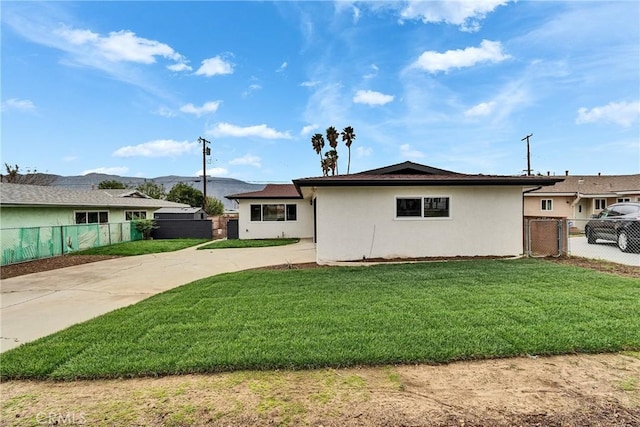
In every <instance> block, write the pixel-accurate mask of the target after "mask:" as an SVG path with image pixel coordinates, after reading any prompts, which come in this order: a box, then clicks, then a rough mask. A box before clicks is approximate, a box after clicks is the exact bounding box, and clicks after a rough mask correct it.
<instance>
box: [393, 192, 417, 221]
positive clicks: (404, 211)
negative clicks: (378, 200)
mask: <svg viewBox="0 0 640 427" xmlns="http://www.w3.org/2000/svg"><path fill="white" fill-rule="evenodd" d="M421 210H422V199H420V198H416V197H412V198H400V197H398V198H397V199H396V216H397V217H404V218H406V217H409V218H411V217H418V218H420V217H421V216H422V212H421Z"/></svg>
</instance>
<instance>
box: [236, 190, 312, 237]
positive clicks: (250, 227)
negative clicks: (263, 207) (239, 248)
mask: <svg viewBox="0 0 640 427" xmlns="http://www.w3.org/2000/svg"><path fill="white" fill-rule="evenodd" d="M239 202H240V203H239V208H238V212H239V224H238V225H239V231H240V233H239V234H240V236H239V237H240V239H274V238H278V237H298V238H303V239H304V238H311V237H312V236H313V206H311V204H310V203H309V200H301V199H259V200H257V199H241V200H240V201H239ZM267 203H268V204H287V205H291V204H295V205H297V208H296V209H297V215H296V216H297V220H296V221H261V222H258V221H251V210H250V205H252V204H267Z"/></svg>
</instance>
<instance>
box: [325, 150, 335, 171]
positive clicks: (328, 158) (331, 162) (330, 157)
mask: <svg viewBox="0 0 640 427" xmlns="http://www.w3.org/2000/svg"><path fill="white" fill-rule="evenodd" d="M324 156H325V159H324V161H325V162H326V167H327V168H328V169H331V175H332V176H333V175H335V174H336V171H337V169H338V152H337V151H336V150H329V151H327V152H326V153H324ZM324 167H325V166H324V165H323V169H324ZM327 172H328V170H327ZM327 174H328V173H327Z"/></svg>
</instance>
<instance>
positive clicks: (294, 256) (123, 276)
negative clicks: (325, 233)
mask: <svg viewBox="0 0 640 427" xmlns="http://www.w3.org/2000/svg"><path fill="white" fill-rule="evenodd" d="M315 260H316V253H315V245H314V244H313V243H312V242H311V240H302V241H301V242H299V243H296V244H293V245H285V246H273V247H267V248H248V249H216V250H196V248H195V247H194V248H188V249H183V250H181V251H177V252H166V253H160V254H151V255H141V256H135V257H125V258H116V259H111V260H107V261H100V262H95V263H90V264H84V265H79V266H75V267H68V268H63V269H59V270H53V271H46V272H42V273H34V274H28V275H25V276H20V277H14V278H11V279H5V280H3V281H2V291H1V296H2V300H1V303H0V321H1V322H2V327H1V331H2V337H1V339H0V351H5V350H9V349H11V348H14V347H17V346H18V345H20V344H23V343H26V342H29V341H33V340H35V339H37V338H40V337H43V336H46V335H49V334H52V333H54V332H57V331H59V330H62V329H64V328H67V327H69V326H71V325H74V324H76V323H79V322H83V321H85V320H89V319H92V318H94V317H96V316H99V315H101V314H104V313H107V312H109V311H112V310H115V309H117V308H120V307H124V306H127V305H130V304H134V303H137V302H139V301H141V300H143V299H145V298H148V297H150V296H152V295H155V294H158V293H161V292H164V291H166V290H169V289H172V288H175V287H178V286H180V285H184V284H186V283H189V282H192V281H194V280H197V279H202V278H205V277H209V276H213V275H216V274H220V273H228V272H234V271H240V270H246V269H250V268H256V267H265V266H269V265H281V264H287V263H291V264H298V263H303V262H315Z"/></svg>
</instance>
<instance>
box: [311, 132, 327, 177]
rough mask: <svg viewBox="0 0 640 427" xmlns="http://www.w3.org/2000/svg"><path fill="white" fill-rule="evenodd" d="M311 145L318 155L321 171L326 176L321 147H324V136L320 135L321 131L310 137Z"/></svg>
mask: <svg viewBox="0 0 640 427" xmlns="http://www.w3.org/2000/svg"><path fill="white" fill-rule="evenodd" d="M311 145H312V146H313V149H314V150H315V151H316V153H317V154H318V155H319V156H320V166H322V171H323V173H324V175H325V176H326V175H327V174H326V173H325V172H324V170H325V168H324V166H325V164H324V160H323V159H322V149H323V148H324V137H323V136H322V134H321V133H316V134H315V135H313V136H312V137H311Z"/></svg>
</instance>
